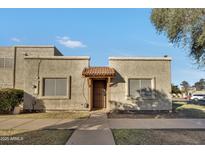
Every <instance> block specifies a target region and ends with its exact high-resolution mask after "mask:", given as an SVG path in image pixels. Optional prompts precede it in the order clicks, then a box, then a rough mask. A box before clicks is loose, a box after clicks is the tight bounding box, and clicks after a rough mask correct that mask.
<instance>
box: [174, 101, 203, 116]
mask: <svg viewBox="0 0 205 154" xmlns="http://www.w3.org/2000/svg"><path fill="white" fill-rule="evenodd" d="M173 104H174V105H173V106H174V107H176V106H177V105H178V107H176V108H173V110H174V111H175V112H176V113H177V114H178V115H179V116H182V117H186V118H205V106H201V105H194V104H186V103H184V102H176V103H173Z"/></svg>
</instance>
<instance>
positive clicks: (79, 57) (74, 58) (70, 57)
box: [24, 56, 90, 60]
mask: <svg viewBox="0 0 205 154" xmlns="http://www.w3.org/2000/svg"><path fill="white" fill-rule="evenodd" d="M24 59H52V60H55V59H56V60H63V59H64V60H90V57H89V56H42V57H36V56H25V57H24Z"/></svg>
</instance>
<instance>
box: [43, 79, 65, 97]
mask: <svg viewBox="0 0 205 154" xmlns="http://www.w3.org/2000/svg"><path fill="white" fill-rule="evenodd" d="M43 94H44V96H67V79H44V92H43Z"/></svg>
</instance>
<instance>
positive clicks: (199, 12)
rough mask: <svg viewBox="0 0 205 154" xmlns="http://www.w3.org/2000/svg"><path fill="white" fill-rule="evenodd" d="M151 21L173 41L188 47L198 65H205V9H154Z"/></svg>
mask: <svg viewBox="0 0 205 154" xmlns="http://www.w3.org/2000/svg"><path fill="white" fill-rule="evenodd" d="M151 22H152V23H153V25H154V26H155V28H156V30H157V31H158V32H159V33H160V34H161V33H164V34H166V35H167V37H168V39H169V41H170V42H171V43H173V44H175V45H178V46H182V47H188V50H189V55H190V56H191V57H192V58H193V59H194V60H195V61H196V62H197V63H198V64H199V65H198V66H205V9H191V8H189V9H153V10H152V13H151Z"/></svg>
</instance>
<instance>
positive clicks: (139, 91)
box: [128, 79, 153, 98]
mask: <svg viewBox="0 0 205 154" xmlns="http://www.w3.org/2000/svg"><path fill="white" fill-rule="evenodd" d="M128 82H129V96H130V97H133V98H136V97H145V98H149V97H153V91H152V79H129V81H128Z"/></svg>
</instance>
